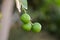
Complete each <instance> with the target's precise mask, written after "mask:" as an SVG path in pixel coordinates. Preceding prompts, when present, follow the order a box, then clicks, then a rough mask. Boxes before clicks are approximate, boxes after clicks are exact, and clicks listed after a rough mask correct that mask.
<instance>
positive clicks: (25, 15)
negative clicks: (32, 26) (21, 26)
mask: <svg viewBox="0 0 60 40" xmlns="http://www.w3.org/2000/svg"><path fill="white" fill-rule="evenodd" d="M30 19H31V18H30V16H29V15H28V14H26V13H25V14H22V16H21V21H22V22H23V23H28V22H30Z"/></svg>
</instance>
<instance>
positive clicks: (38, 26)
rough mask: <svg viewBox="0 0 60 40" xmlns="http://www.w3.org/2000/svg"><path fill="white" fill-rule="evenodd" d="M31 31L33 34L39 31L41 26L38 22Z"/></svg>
mask: <svg viewBox="0 0 60 40" xmlns="http://www.w3.org/2000/svg"><path fill="white" fill-rule="evenodd" d="M32 31H33V32H40V31H41V24H40V23H38V22H36V23H34V24H33V26H32Z"/></svg>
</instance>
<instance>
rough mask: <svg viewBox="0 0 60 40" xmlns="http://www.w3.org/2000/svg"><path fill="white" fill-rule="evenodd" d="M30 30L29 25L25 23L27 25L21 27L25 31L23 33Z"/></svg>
mask: <svg viewBox="0 0 60 40" xmlns="http://www.w3.org/2000/svg"><path fill="white" fill-rule="evenodd" d="M31 28H32V25H31V23H27V24H23V25H22V29H23V30H25V31H30V30H31Z"/></svg>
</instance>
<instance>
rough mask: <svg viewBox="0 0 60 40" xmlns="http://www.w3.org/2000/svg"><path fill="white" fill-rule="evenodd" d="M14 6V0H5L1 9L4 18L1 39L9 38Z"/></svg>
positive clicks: (6, 39) (0, 33)
mask: <svg viewBox="0 0 60 40" xmlns="http://www.w3.org/2000/svg"><path fill="white" fill-rule="evenodd" d="M13 6H14V0H3V4H2V9H1V11H2V15H3V18H2V30H1V32H0V40H8V36H9V30H10V26H11V16H12V12H13Z"/></svg>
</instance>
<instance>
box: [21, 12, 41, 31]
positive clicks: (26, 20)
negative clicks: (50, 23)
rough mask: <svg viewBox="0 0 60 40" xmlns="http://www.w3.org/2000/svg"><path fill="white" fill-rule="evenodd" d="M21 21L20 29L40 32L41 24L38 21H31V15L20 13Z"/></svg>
mask: <svg viewBox="0 0 60 40" xmlns="http://www.w3.org/2000/svg"><path fill="white" fill-rule="evenodd" d="M20 18H21V21H22V22H23V25H22V29H23V30H25V31H31V30H32V31H33V32H40V31H41V24H40V23H38V22H35V23H32V22H31V17H30V16H29V15H28V14H27V13H24V14H22V15H21V17H20Z"/></svg>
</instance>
